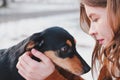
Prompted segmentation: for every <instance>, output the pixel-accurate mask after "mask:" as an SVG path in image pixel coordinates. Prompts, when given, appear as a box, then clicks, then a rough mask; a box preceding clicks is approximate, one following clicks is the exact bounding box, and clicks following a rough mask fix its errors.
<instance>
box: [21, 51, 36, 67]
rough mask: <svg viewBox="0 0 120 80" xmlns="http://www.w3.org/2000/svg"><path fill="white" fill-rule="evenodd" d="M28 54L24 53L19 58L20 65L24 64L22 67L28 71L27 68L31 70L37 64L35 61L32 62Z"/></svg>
mask: <svg viewBox="0 0 120 80" xmlns="http://www.w3.org/2000/svg"><path fill="white" fill-rule="evenodd" d="M30 54H31V53H30V52H26V53H24V54H23V55H22V56H21V61H22V62H21V64H24V66H25V67H26V68H27V69H28V66H29V68H30V69H31V68H33V67H34V66H36V65H37V64H38V62H37V61H35V60H33V59H32V58H31V57H30Z"/></svg>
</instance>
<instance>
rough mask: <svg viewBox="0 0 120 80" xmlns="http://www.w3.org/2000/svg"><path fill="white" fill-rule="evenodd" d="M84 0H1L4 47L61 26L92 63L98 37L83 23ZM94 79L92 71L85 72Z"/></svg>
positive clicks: (0, 26)
mask: <svg viewBox="0 0 120 80" xmlns="http://www.w3.org/2000/svg"><path fill="white" fill-rule="evenodd" d="M79 6H80V0H0V49H3V48H8V47H10V46H13V45H15V44H17V43H18V42H20V41H22V40H23V39H25V38H27V37H28V36H30V35H32V34H33V33H36V32H40V31H42V30H44V29H46V28H49V27H53V26H60V27H62V28H64V29H66V30H67V31H68V32H69V33H71V34H72V35H73V36H74V38H75V39H76V41H77V46H76V48H77V51H78V52H79V54H80V55H81V56H82V57H83V58H84V60H85V61H86V62H87V63H88V64H89V65H90V66H91V54H92V51H93V48H94V40H93V39H92V38H91V37H90V36H88V35H87V34H85V33H84V32H83V31H82V30H81V28H80V24H79V17H80V15H79V14H80V11H79ZM82 77H84V78H85V80H92V78H91V72H89V73H87V74H84V75H82Z"/></svg>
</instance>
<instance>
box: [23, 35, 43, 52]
mask: <svg viewBox="0 0 120 80" xmlns="http://www.w3.org/2000/svg"><path fill="white" fill-rule="evenodd" d="M43 44H44V39H43V33H35V34H33V35H32V36H31V37H30V40H29V42H28V43H27V44H26V46H25V51H30V50H31V49H32V48H35V49H37V50H40V49H41V47H42V46H43Z"/></svg>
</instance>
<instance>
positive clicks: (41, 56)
mask: <svg viewBox="0 0 120 80" xmlns="http://www.w3.org/2000/svg"><path fill="white" fill-rule="evenodd" d="M31 53H32V54H33V55H34V56H35V57H37V58H39V59H40V60H42V62H43V63H45V64H46V63H50V62H51V61H50V59H49V58H48V57H47V56H45V55H44V54H43V53H41V52H39V51H37V50H35V49H32V50H31Z"/></svg>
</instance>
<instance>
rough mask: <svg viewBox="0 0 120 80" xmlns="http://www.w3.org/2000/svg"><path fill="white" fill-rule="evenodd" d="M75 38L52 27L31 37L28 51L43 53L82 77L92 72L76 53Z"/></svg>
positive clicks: (60, 65) (60, 29)
mask: <svg viewBox="0 0 120 80" xmlns="http://www.w3.org/2000/svg"><path fill="white" fill-rule="evenodd" d="M75 47H76V44H75V40H74V38H73V37H72V36H71V35H70V34H69V33H68V32H67V31H66V30H64V29H62V28H60V27H52V28H48V29H46V30H44V31H43V32H40V33H36V34H33V35H32V36H31V37H30V40H29V42H28V44H27V45H26V47H25V48H26V50H30V49H32V48H35V49H37V50H39V51H42V52H43V53H44V54H45V55H46V56H48V57H49V58H50V59H51V60H52V61H53V62H54V63H55V64H56V65H58V66H59V67H61V68H63V69H65V70H67V71H69V72H71V73H73V74H75V75H81V74H84V73H86V72H88V71H89V70H90V67H89V66H88V64H87V63H86V62H85V61H84V60H83V59H82V57H81V56H80V55H79V54H78V52H77V51H76V48H75Z"/></svg>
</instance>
